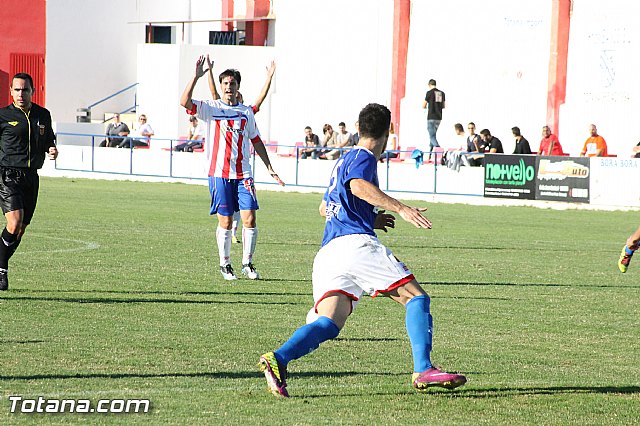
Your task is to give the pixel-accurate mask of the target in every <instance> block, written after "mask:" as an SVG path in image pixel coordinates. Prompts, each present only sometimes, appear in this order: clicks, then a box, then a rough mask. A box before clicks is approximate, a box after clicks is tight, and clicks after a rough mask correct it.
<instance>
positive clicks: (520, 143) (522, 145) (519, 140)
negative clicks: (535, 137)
mask: <svg viewBox="0 0 640 426" xmlns="http://www.w3.org/2000/svg"><path fill="white" fill-rule="evenodd" d="M511 132H512V133H513V136H514V137H515V138H516V147H515V149H514V150H513V153H514V154H531V147H530V146H529V141H528V140H526V139H525V138H524V136H522V134H521V133H520V128H519V127H517V126H516V127H512V128H511Z"/></svg>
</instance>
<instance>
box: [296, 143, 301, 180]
mask: <svg viewBox="0 0 640 426" xmlns="http://www.w3.org/2000/svg"><path fill="white" fill-rule="evenodd" d="M299 167H300V147H299V146H298V145H296V186H298V169H299Z"/></svg>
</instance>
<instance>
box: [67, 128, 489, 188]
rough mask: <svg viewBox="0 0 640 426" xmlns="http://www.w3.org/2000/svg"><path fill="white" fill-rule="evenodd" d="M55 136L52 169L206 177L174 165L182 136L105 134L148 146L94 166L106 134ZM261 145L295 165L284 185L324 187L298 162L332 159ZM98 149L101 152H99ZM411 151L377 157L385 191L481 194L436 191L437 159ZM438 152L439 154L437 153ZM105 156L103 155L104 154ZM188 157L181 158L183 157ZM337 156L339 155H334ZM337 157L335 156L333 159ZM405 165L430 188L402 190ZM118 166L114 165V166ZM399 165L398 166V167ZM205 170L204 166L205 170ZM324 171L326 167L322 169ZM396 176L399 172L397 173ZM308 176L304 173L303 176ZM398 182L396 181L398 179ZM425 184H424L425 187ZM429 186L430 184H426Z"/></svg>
mask: <svg viewBox="0 0 640 426" xmlns="http://www.w3.org/2000/svg"><path fill="white" fill-rule="evenodd" d="M57 137H58V144H59V146H60V148H61V157H60V158H59V159H58V160H56V163H55V168H56V169H57V170H65V171H75V172H93V173H108V174H116V175H131V176H144V177H160V178H175V179H194V180H206V179H207V176H206V175H207V172H206V170H203V172H202V173H201V174H200V173H194V174H193V175H188V174H186V173H185V170H188V171H190V172H196V170H195V168H194V167H193V163H192V162H191V163H190V164H191V166H185V162H187V161H192V159H193V158H191V157H185V156H182V154H181V153H180V154H179V155H180V160H181V161H180V162H179V163H180V164H179V165H181V166H182V168H180V167H177V168H176V150H175V148H176V146H177V145H179V144H180V143H184V142H186V141H185V140H184V138H144V137H138V136H131V135H129V136H108V137H109V138H111V139H118V140H123V139H125V138H131V139H140V140H143V139H144V140H145V141H148V142H149V145H150V146H146V147H134V146H133V144H132V146H131V147H129V148H125V149H118V148H112V149H113V152H114V153H115V152H116V151H125V152H127V151H128V155H127V164H126V166H125V165H124V164H123V163H122V157H123V156H122V155H121V154H116V156H117V157H118V158H117V159H116V160H117V161H114V162H112V163H109V164H110V166H109V167H97V166H96V163H97V161H98V160H100V159H101V157H102V155H101V153H105V154H106V153H110V152H112V151H111V150H109V151H107V150H104V151H101V150H102V148H100V147H99V145H100V143H101V141H102V140H104V139H106V138H107V136H106V135H104V134H81V133H66V132H58V134H57ZM159 144H160V145H162V147H160V148H158V145H159ZM65 145H67V146H74V145H75V146H79V147H82V148H83V149H82V150H80V151H81V152H80V154H79V155H76V157H77V158H78V159H79V161H78V162H76V163H74V164H72V165H64V164H61V162H60V161H61V160H62V159H63V158H64V148H63V147H64V146H65ZM265 147H267V152H268V154H269V155H270V156H271V157H272V159H273V158H274V156H275V157H280V158H282V157H284V158H286V159H287V161H289V160H290V161H295V167H294V177H293V182H290V181H288V182H287V185H290V186H300V187H307V188H324V187H326V182H324V181H322V182H319V181H318V180H317V179H316V181H313V179H314V178H317V177H318V176H315V175H312V176H311V178H310V179H311V181H308V182H304V183H303V182H301V176H302V175H303V174H304V173H302V171H301V163H304V162H308V161H323V162H334V163H335V160H311V159H303V158H302V155H301V150H308V149H309V147H306V146H300V145H278V144H265ZM312 149H315V150H317V151H319V152H325V151H331V150H338V151H340V153H341V155H342V154H344V153H345V152H347V151H350V150H352V149H353V147H346V148H325V147H315V148H312ZM100 151H101V152H100ZM412 152H413V151H407V150H392V151H387V152H386V153H385V154H387V155H385V154H383V156H382V159H381V160H380V161H381V162H382V163H384V165H385V168H384V177H385V179H384V181H383V182H382V183H383V184H382V185H381V189H383V190H385V191H387V192H399V193H401V192H405V193H407V192H410V193H417V194H442V195H469V196H481V195H480V194H474V193H468V192H467V193H465V192H444V191H439V190H438V169H442V168H445V167H443V166H441V165H439V164H438V163H439V162H438V161H435V162H433V163H429V165H432V166H433V167H423V170H424V172H422V171H417V172H416V171H415V167H414V164H415V160H414V159H412V158H410V157H411V153H412ZM151 153H154V154H153V155H155V158H154V159H153V161H152V162H151V163H153V165H155V166H157V165H158V164H157V162H158V161H159V162H162V164H160V165H159V166H158V169H157V172H155V173H151V172H140V171H139V169H140V168H138V167H136V165H137V161H139V163H140V164H143V163H144V164H147V165H148V164H149V163H150V162H149V160H148V158H146V159H145V158H144V156H145V155H149V154H151ZM87 154H88V156H89V157H90V158H89V161H88V162H87V161H86V160H87V159H86V157H85V156H86V155H87ZM251 154H252V155H251V157H252V158H251V162H252V167H253V170H254V171H256V153H255V151H254V150H252V152H251ZM392 154H396V156H395V157H392V156H391V155H392ZM189 155H198V153H193V154H189ZM424 155H425V156H426V155H428V152H425V153H424ZM439 155H440V156H441V155H442V153H439ZM105 156H106V155H105ZM187 158H188V160H185V159H187ZM197 158H199V159H200V161H201V163H202V164H201V165H204V167H207V165H206V161H204V159H202V157H197ZM338 158H339V157H338ZM336 160H337V158H336ZM78 164H79V165H80V166H83V165H86V166H85V167H79V166H78ZM407 164H409V165H411V169H413V170H414V172H412V174H411V177H410V178H411V179H412V180H415V179H422V180H427V179H426V178H427V177H428V175H427V173H430V172H431V173H432V177H431V180H430V182H432V188H427V189H428V190H420V189H415V188H413V189H406V187H407V185H406V182H402V180H401V179H402V178H398V177H396V175H395V173H394V170H395V171H396V172H398V171H402V170H400V169H404V172H405V174H406V172H407V170H411V169H408V168H407V167H406V165H407ZM116 166H118V167H119V168H118V167H116ZM401 166H402V167H401ZM207 170H208V169H207ZM325 170H326V169H325ZM379 172H381V170H380V169H379ZM308 174H309V173H307V174H306V175H308ZM398 176H400V175H398ZM307 177H308V176H307ZM254 179H255V180H256V183H260V184H269V185H271V184H273V185H277V183H275V182H274V181H273V180H270V179H268V175H266V176H263V179H262V180H261V179H260V174H259V173H258V177H256V174H254ZM392 181H393V182H397V183H396V184H394V185H392V184H391V182H392ZM398 181H399V182H398ZM426 186H427V185H425V187H426ZM429 186H431V185H429Z"/></svg>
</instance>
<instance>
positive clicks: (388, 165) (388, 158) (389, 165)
mask: <svg viewBox="0 0 640 426" xmlns="http://www.w3.org/2000/svg"><path fill="white" fill-rule="evenodd" d="M390 159H391V158H390V157H389V155H387V188H386V190H387V191H388V190H389V171H390V170H389V167H391V161H389V160H390Z"/></svg>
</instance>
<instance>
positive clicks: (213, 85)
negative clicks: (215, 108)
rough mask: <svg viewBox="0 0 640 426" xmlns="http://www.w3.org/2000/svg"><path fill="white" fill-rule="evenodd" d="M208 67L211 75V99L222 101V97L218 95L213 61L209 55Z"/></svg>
mask: <svg viewBox="0 0 640 426" xmlns="http://www.w3.org/2000/svg"><path fill="white" fill-rule="evenodd" d="M207 66H208V67H209V69H208V70H207V71H208V73H207V74H208V75H209V92H211V97H212V98H213V100H214V101H215V100H218V99H220V95H219V94H218V90H217V89H216V81H215V79H214V78H213V61H211V60H210V59H209V55H207Z"/></svg>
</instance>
